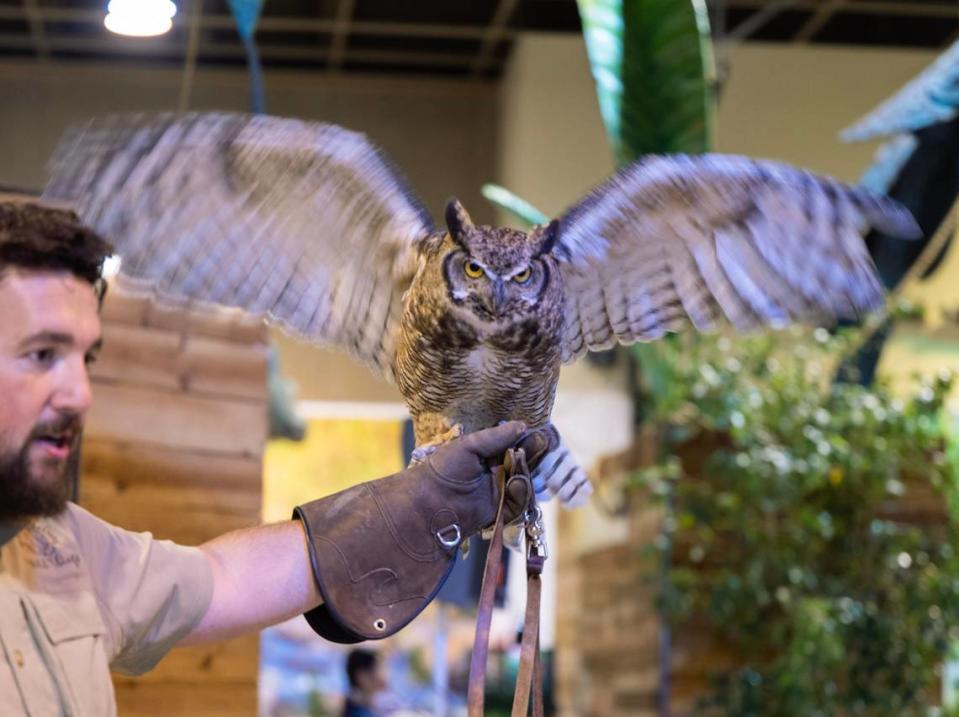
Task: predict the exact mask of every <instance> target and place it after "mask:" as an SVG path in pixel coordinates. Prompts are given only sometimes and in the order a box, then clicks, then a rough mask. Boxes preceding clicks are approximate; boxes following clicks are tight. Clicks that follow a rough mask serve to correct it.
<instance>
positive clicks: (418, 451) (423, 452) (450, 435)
mask: <svg viewBox="0 0 959 717" xmlns="http://www.w3.org/2000/svg"><path fill="white" fill-rule="evenodd" d="M462 435H463V425H462V424H461V423H457V424H456V425H454V426H452V427H451V428H450V429H449V430H448V431H446V432H445V433H441V434H440V435H439V436H437V437H436V438H434V439H433V440H432V441H430V442H429V443H424V444H423V445H421V446H417V447H416V448H414V449H413V453H411V454H410V466H415V465H417V464H419V463H422V462H423V461H425V460H426V459H427V458H429V457H430V456H431V455H432V454H433V453H435V452H436V449H437V448H439V447H440V446H442V445H444V444H446V443H449V442H450V441H455V440H456V439H457V438H459V437H460V436H462Z"/></svg>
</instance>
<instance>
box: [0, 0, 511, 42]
mask: <svg viewBox="0 0 959 717" xmlns="http://www.w3.org/2000/svg"><path fill="white" fill-rule="evenodd" d="M38 16H39V17H40V18H41V19H42V20H44V21H45V22H88V23H90V24H92V25H98V26H102V24H103V13H102V12H101V11H99V10H87V9H78V8H66V7H39V8H38ZM22 19H23V10H22V9H21V8H18V7H14V6H9V5H0V20H22ZM186 22H187V19H186V18H184V17H183V15H182V14H178V15H177V16H176V17H175V18H173V23H174V25H183V24H185V23H186ZM203 26H204V27H207V28H211V29H216V30H223V29H228V30H232V29H233V28H235V27H236V20H234V19H233V16H232V15H212V14H210V15H204V16H203ZM257 29H259V30H263V31H269V32H276V33H281V32H300V33H302V32H317V33H323V34H329V35H332V34H335V33H337V32H340V33H347V32H353V33H357V34H363V35H388V36H395V37H444V38H454V39H455V38H462V39H480V40H481V39H483V37H484V36H486V35H487V33H488V32H489V28H487V27H486V26H485V25H433V24H429V23H426V24H424V23H412V22H369V21H363V20H351V21H348V22H342V21H339V20H335V19H332V20H331V19H328V18H316V17H270V16H265V17H261V18H260V21H259V23H257ZM514 34H515V31H513V30H510V29H508V28H503V29H501V30H500V31H498V32H497V33H496V35H497V37H500V38H509V37H512V36H513V35H514Z"/></svg>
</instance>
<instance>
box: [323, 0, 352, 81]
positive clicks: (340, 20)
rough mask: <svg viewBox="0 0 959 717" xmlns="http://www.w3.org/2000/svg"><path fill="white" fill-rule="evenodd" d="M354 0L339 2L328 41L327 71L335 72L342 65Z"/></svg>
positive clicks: (341, 0)
mask: <svg viewBox="0 0 959 717" xmlns="http://www.w3.org/2000/svg"><path fill="white" fill-rule="evenodd" d="M355 5H356V0H340V3H339V5H338V6H337V8H336V27H337V29H336V30H334V32H333V37H332V38H331V39H330V64H329V69H330V70H331V71H334V72H335V71H336V70H338V69H340V66H341V65H342V64H343V55H344V54H346V44H347V42H348V40H349V37H350V21H351V20H352V19H353V8H354V6H355Z"/></svg>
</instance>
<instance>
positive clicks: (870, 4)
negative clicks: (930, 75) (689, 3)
mask: <svg viewBox="0 0 959 717" xmlns="http://www.w3.org/2000/svg"><path fill="white" fill-rule="evenodd" d="M727 2H728V5H729V7H731V8H735V7H738V8H756V9H760V8H764V7H766V6H767V5H768V4H769V0H727ZM822 7H823V0H796V2H795V9H797V10H810V11H813V12H815V11H817V10H821V9H822ZM840 12H844V13H845V12H849V13H853V12H854V13H857V14H863V15H916V16H921V17H947V18H950V19H955V18H956V15H957V14H959V13H957V10H956V6H955V5H951V6H950V5H941V4H937V3H929V2H922V1H921V0H916V2H882V1H880V0H857V2H856V3H855V4H851V5H846V6H845V7H843V8H842V10H841V11H840Z"/></svg>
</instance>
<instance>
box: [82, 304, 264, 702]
mask: <svg viewBox="0 0 959 717" xmlns="http://www.w3.org/2000/svg"><path fill="white" fill-rule="evenodd" d="M102 318H103V332H104V349H103V352H102V355H101V358H100V360H99V361H98V362H97V363H96V364H94V366H93V368H92V375H93V390H94V408H93V410H92V411H91V414H90V417H89V420H88V422H87V428H86V435H85V438H84V445H83V471H82V475H81V482H80V502H81V504H82V505H84V506H85V507H86V508H88V509H89V510H91V511H92V512H93V513H95V514H97V515H99V516H100V517H102V518H104V519H105V520H108V521H110V522H112V523H114V524H116V525H120V526H122V527H124V528H128V529H130V530H137V531H141V530H148V531H150V532H152V533H153V534H154V536H156V537H157V538H169V539H171V540H174V541H176V542H178V543H182V544H187V545H196V544H199V543H202V542H204V541H206V540H208V539H210V538H213V537H215V536H217V535H220V534H221V533H224V532H226V531H229V530H233V529H235V528H242V527H247V526H251V525H256V524H258V523H259V522H260V511H261V498H262V496H261V484H262V452H263V448H264V444H265V441H266V438H267V431H268V414H267V389H266V349H267V341H268V336H267V332H266V329H265V327H264V326H263V324H262V322H258V321H254V320H252V319H249V318H246V317H244V316H242V315H241V314H237V313H234V312H227V311H216V312H213V311H199V310H173V309H161V308H158V307H157V306H156V305H154V304H153V303H152V302H150V301H149V300H147V299H146V298H144V297H138V296H135V295H131V294H128V293H123V292H122V291H119V290H117V289H116V288H115V287H111V290H110V292H109V293H108V295H107V300H106V302H105V304H104V307H103V313H102ZM258 670H259V638H258V637H257V636H256V635H252V636H249V637H246V638H241V639H238V640H233V641H230V642H227V643H223V644H218V645H214V646H210V647H198V648H185V649H178V650H174V651H173V652H172V653H171V654H170V655H168V656H167V657H166V658H165V659H164V660H163V661H162V662H161V663H160V664H159V665H158V666H157V668H156V669H154V670H153V671H151V672H150V673H148V674H147V675H144V676H142V677H139V678H128V677H123V676H120V675H116V676H115V677H114V684H115V686H116V690H117V699H118V703H119V711H120V714H121V715H123V717H147V716H150V717H153V716H156V715H172V714H176V715H197V716H198V717H199V716H200V715H202V716H203V717H218V716H219V715H231V716H232V715H255V714H256V704H257V703H256V684H257V674H258Z"/></svg>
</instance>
